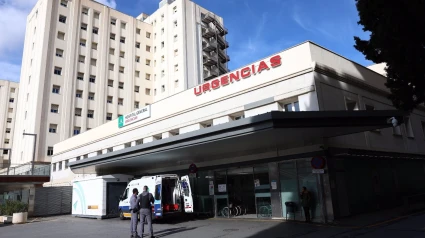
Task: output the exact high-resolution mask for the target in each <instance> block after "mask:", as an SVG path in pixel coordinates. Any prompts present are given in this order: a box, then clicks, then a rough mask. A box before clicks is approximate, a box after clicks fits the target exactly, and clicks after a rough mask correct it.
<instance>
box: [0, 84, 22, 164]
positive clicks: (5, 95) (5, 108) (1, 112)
mask: <svg viewBox="0 0 425 238" xmlns="http://www.w3.org/2000/svg"><path fill="white" fill-rule="evenodd" d="M18 94H19V84H18V83H16V82H11V81H7V80H0V102H2V103H0V130H1V131H0V148H12V145H13V133H14V129H15V115H16V109H17V104H18ZM11 100H12V101H13V102H11ZM10 120H11V121H10ZM6 130H7V131H9V130H10V133H7V132H6ZM9 160H10V150H0V168H2V167H3V163H4V164H5V165H6V164H7V163H8V162H9Z"/></svg>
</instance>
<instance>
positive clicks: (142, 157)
mask: <svg viewBox="0 0 425 238" xmlns="http://www.w3.org/2000/svg"><path fill="white" fill-rule="evenodd" d="M385 81H386V78H385V77H384V76H383V75H381V74H378V73H376V72H374V71H372V70H370V69H368V68H365V67H363V66H361V65H358V64H356V63H355V62H352V61H350V60H348V59H346V58H344V57H342V56H340V55H337V54H335V53H333V52H331V51H329V50H327V49H325V48H322V47H320V46H318V45H316V44H314V43H312V42H306V43H303V44H300V45H297V46H294V47H292V48H290V49H288V50H285V51H282V52H279V53H276V54H275V55H272V56H270V57H267V58H265V59H262V60H259V61H257V62H254V63H252V64H249V65H246V66H244V67H241V68H240V69H236V70H234V71H231V72H229V73H227V74H225V75H222V76H220V77H217V78H214V79H212V80H210V81H208V82H205V83H203V84H202V85H199V86H196V87H194V88H191V89H188V90H185V91H184V92H181V93H179V94H176V95H173V96H171V97H169V98H166V99H164V100H161V101H158V102H154V103H153V104H152V105H148V106H147V107H146V108H145V109H146V110H145V112H146V114H143V115H142V117H140V118H139V119H136V121H134V123H131V122H132V121H131V120H133V119H132V118H134V115H126V116H125V118H126V119H128V120H129V121H128V122H129V124H128V125H125V126H122V125H120V122H119V121H118V120H115V121H112V122H108V123H106V124H104V125H102V126H99V127H97V128H94V129H93V130H91V131H88V132H85V133H83V134H81V135H78V136H75V137H72V138H69V139H67V140H65V141H62V142H60V143H58V144H56V145H55V146H54V151H55V153H54V155H53V159H52V175H51V180H50V182H49V183H47V184H45V186H69V185H71V181H72V180H73V179H79V178H82V177H86V176H97V175H107V174H129V175H134V176H144V175H155V174H161V173H177V174H179V175H184V174H187V173H188V172H189V171H188V170H189V166H190V165H192V164H195V165H196V166H197V168H198V171H197V172H196V174H194V178H192V179H191V185H192V186H193V187H192V191H193V193H194V194H195V195H194V196H195V198H194V200H195V206H194V207H195V209H199V210H200V211H201V212H212V213H214V214H215V216H227V215H226V214H224V213H223V212H224V211H225V208H226V207H229V206H230V204H237V203H239V204H242V205H241V206H242V207H245V208H246V209H247V212H246V214H243V216H245V215H246V216H247V217H260V218H261V217H275V218H282V217H283V218H285V215H286V214H287V212H289V210H287V209H288V206H287V204H288V203H287V202H293V203H294V204H295V205H296V210H295V214H293V213H291V214H290V215H289V218H290V219H292V216H295V219H297V220H302V219H304V217H303V214H302V208H301V207H300V206H299V203H300V200H299V195H298V194H299V192H300V188H301V187H302V186H306V187H308V189H309V190H310V192H311V194H312V196H313V201H312V204H311V205H312V208H311V209H312V214H313V219H314V220H316V221H332V220H333V219H335V218H338V217H344V216H349V215H353V214H357V213H362V212H368V211H374V210H377V209H383V208H388V207H393V206H396V205H400V204H401V203H402V198H403V197H404V196H409V195H413V194H417V193H420V192H421V191H423V189H425V185H424V184H425V162H424V161H425V110H424V108H423V107H419V108H418V109H417V110H415V111H413V112H412V113H411V114H410V115H404V114H400V112H398V111H397V110H395V109H394V107H393V106H392V104H391V101H389V100H388V98H387V96H388V94H389V91H388V89H387V88H386V87H385ZM182 102H185V103H182ZM392 120H395V121H397V120H398V121H399V122H400V123H398V124H395V125H394V126H393V124H392V123H391V121H392ZM317 157H321V158H322V159H323V160H322V161H325V162H323V163H322V164H321V165H320V166H317V165H315V166H316V167H320V168H319V169H318V170H315V169H314V168H316V167H313V162H312V161H313V159H312V158H317ZM319 160H320V159H319ZM319 164H320V163H319ZM321 169H323V170H321ZM321 171H322V172H321ZM316 172H318V173H319V174H317V173H316ZM411 173H413V174H414V176H408V174H411ZM414 179H417V181H421V182H419V183H418V182H413V181H414ZM211 185H213V186H212V187H211ZM208 188H210V189H208ZM211 188H212V189H211ZM365 194H367V195H365ZM382 196H384V197H385V198H387V199H382Z"/></svg>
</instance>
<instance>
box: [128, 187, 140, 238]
mask: <svg viewBox="0 0 425 238" xmlns="http://www.w3.org/2000/svg"><path fill="white" fill-rule="evenodd" d="M138 194H139V191H138V190H137V188H133V195H131V198H130V212H131V222H130V231H131V237H132V238H133V237H134V238H138V237H139V236H137V216H138V214H139V204H138V202H137V195H138Z"/></svg>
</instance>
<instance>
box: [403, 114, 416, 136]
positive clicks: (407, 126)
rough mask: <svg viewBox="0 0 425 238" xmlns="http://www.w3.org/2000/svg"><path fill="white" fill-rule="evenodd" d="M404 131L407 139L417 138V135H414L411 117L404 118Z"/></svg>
mask: <svg viewBox="0 0 425 238" xmlns="http://www.w3.org/2000/svg"><path fill="white" fill-rule="evenodd" d="M404 129H405V130H406V134H407V137H409V138H414V137H415V135H414V134H413V128H412V122H411V121H410V117H405V118H404Z"/></svg>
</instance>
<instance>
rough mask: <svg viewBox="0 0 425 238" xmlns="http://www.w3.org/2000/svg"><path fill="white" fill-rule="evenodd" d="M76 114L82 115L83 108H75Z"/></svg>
mask: <svg viewBox="0 0 425 238" xmlns="http://www.w3.org/2000/svg"><path fill="white" fill-rule="evenodd" d="M74 115H75V116H76V117H80V116H81V108H75V113H74Z"/></svg>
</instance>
